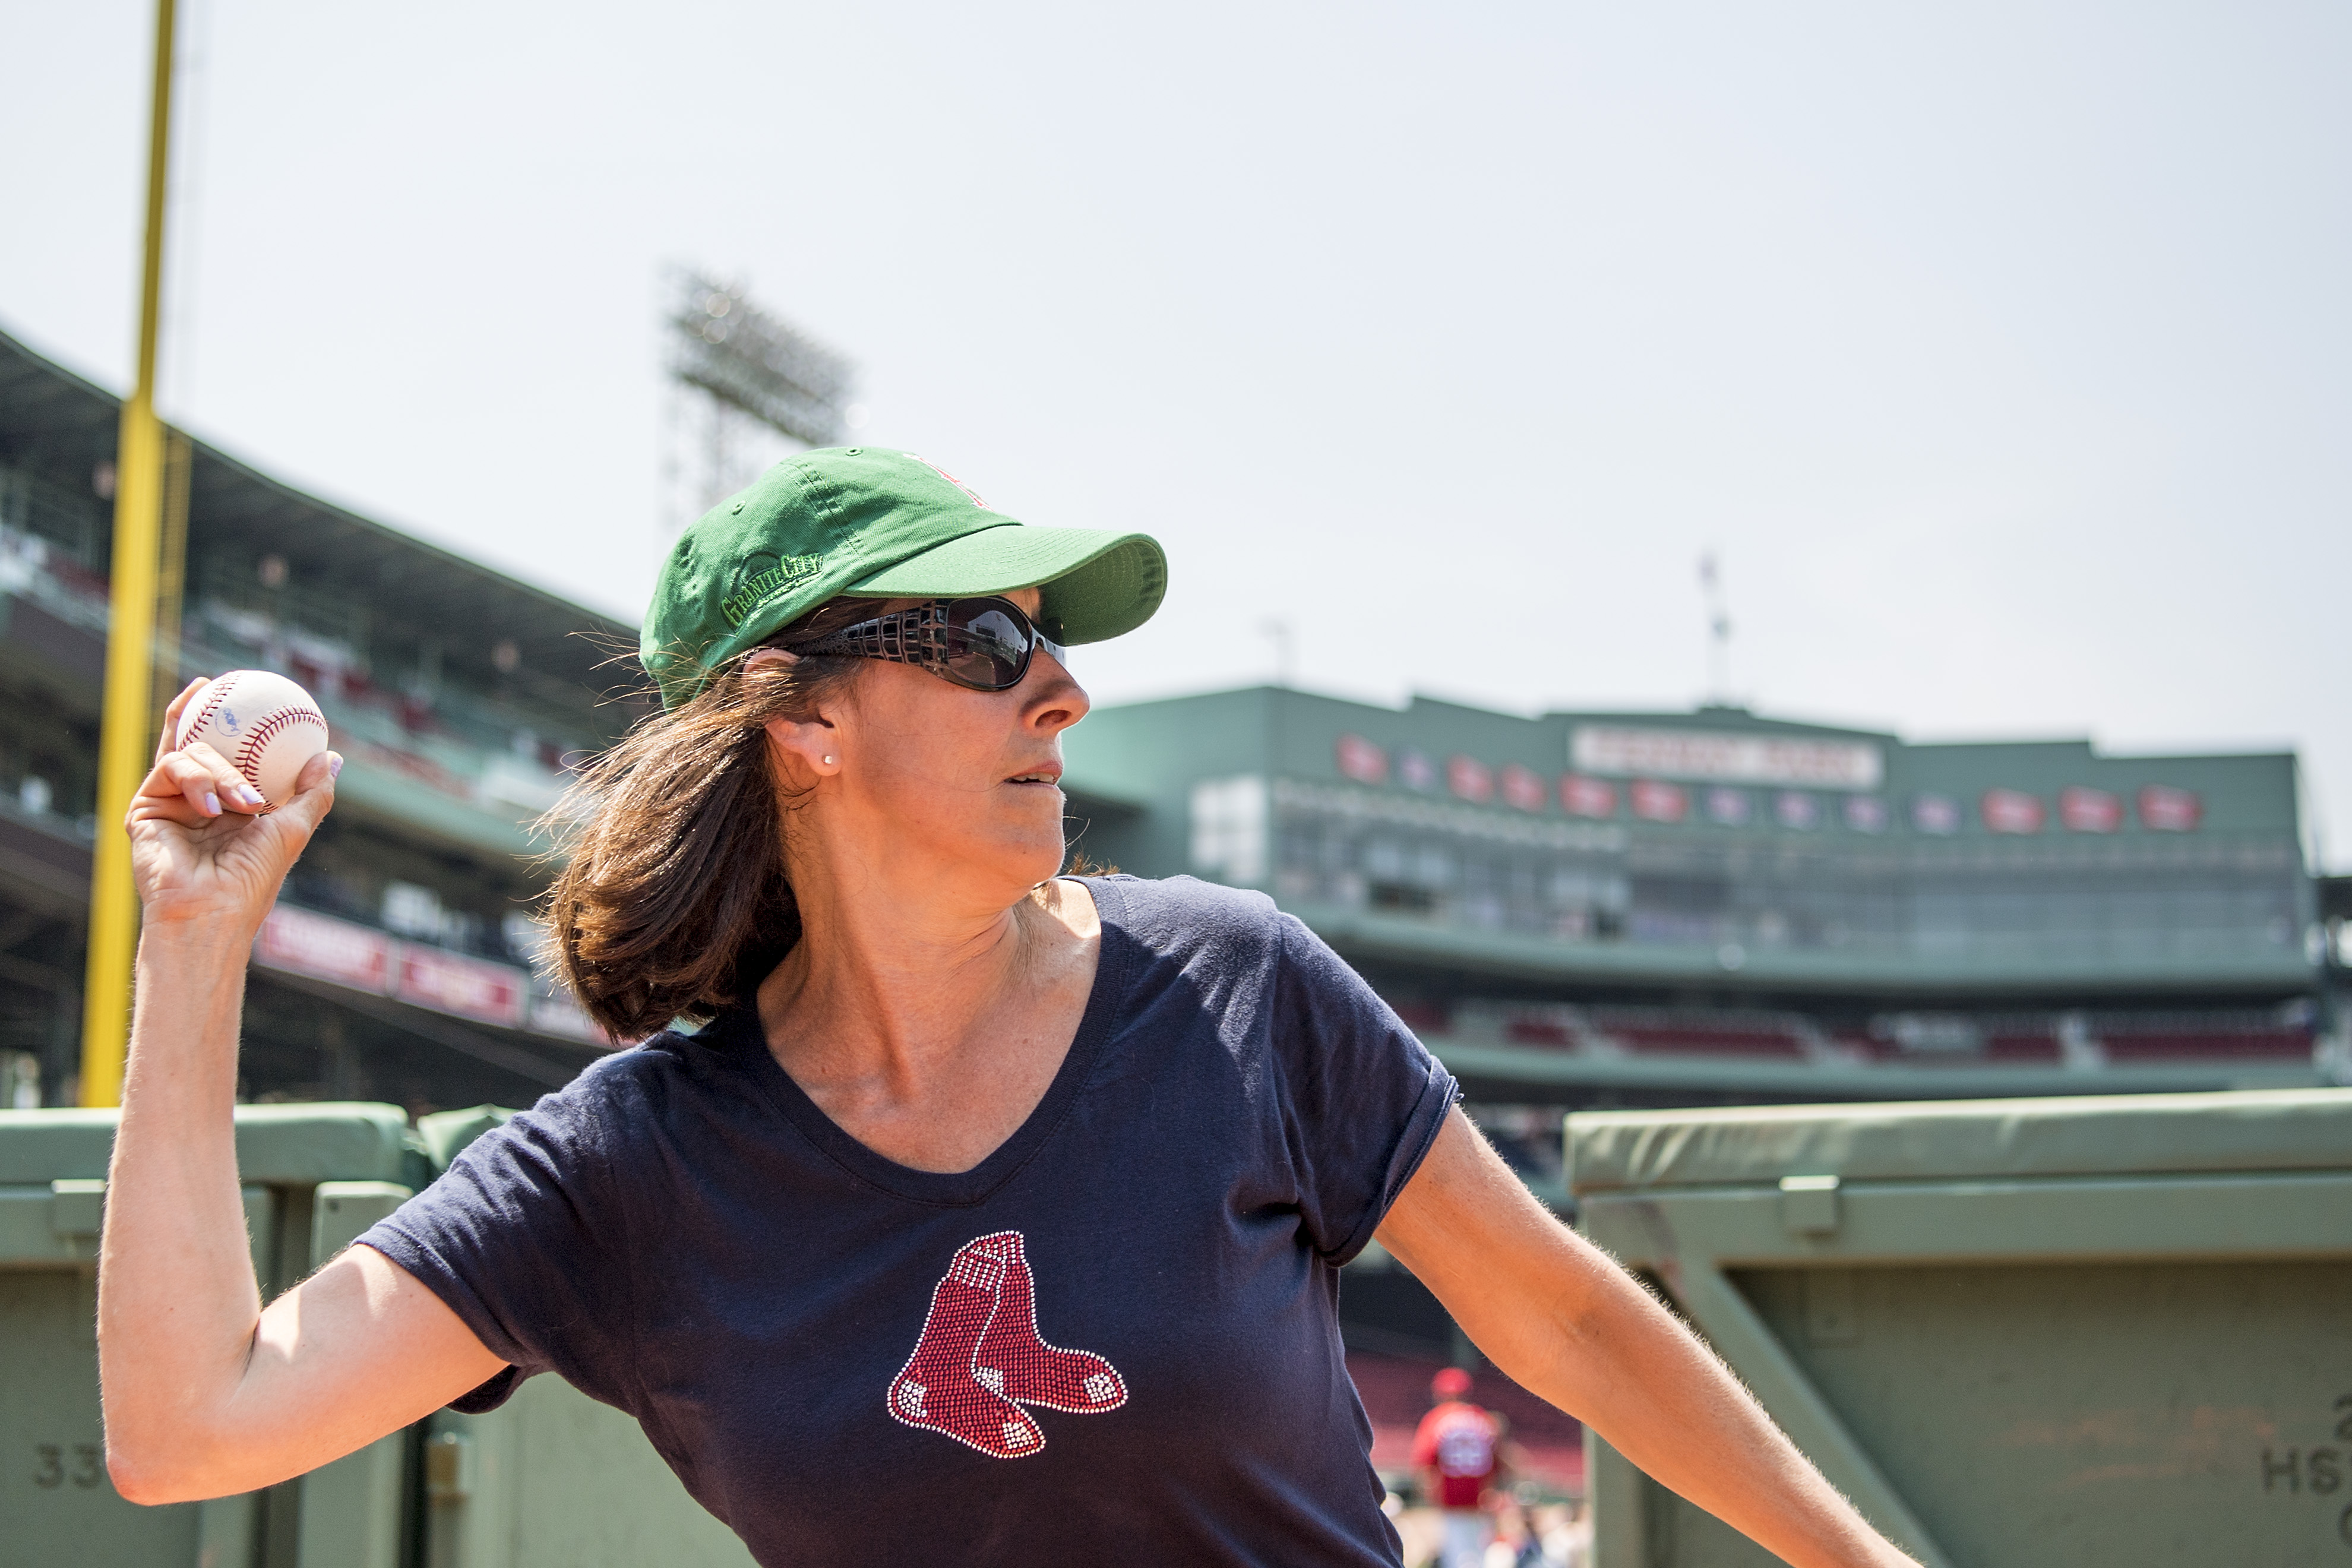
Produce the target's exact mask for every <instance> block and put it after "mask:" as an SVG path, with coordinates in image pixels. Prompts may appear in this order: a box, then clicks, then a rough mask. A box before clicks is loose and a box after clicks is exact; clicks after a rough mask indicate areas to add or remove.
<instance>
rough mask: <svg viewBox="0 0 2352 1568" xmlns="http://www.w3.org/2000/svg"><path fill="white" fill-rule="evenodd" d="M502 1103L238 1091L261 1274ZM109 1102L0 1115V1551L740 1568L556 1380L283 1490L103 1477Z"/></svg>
mask: <svg viewBox="0 0 2352 1568" xmlns="http://www.w3.org/2000/svg"><path fill="white" fill-rule="evenodd" d="M503 1114H504V1113H503V1112H488V1111H452V1112H449V1113H446V1115H443V1116H438V1117H427V1118H425V1122H424V1124H423V1125H422V1127H421V1128H420V1129H419V1130H418V1131H416V1132H412V1131H410V1130H409V1129H408V1127H407V1125H406V1119H405V1118H404V1115H403V1114H402V1112H401V1111H400V1110H399V1109H398V1108H397V1107H395V1106H390V1105H370V1104H310V1105H285V1106H241V1107H239V1108H238V1109H237V1112H236V1145H237V1169H238V1173H239V1174H240V1176H241V1177H242V1179H243V1181H244V1184H245V1212H246V1228H247V1234H248V1235H249V1237H251V1238H252V1244H253V1259H254V1268H255V1270H256V1272H257V1274H258V1276H259V1277H260V1279H261V1281H262V1284H263V1288H264V1291H265V1293H267V1294H270V1295H275V1294H276V1293H278V1292H279V1291H281V1290H284V1289H287V1288H289V1286H291V1285H293V1284H294V1283H295V1282H296V1281H298V1280H299V1279H302V1278H303V1277H304V1276H306V1275H308V1274H309V1273H310V1271H311V1270H312V1269H314V1268H317V1267H318V1266H319V1265H320V1263H323V1262H325V1261H326V1260H327V1259H328V1258H331V1257H333V1256H334V1255H335V1253H337V1252H339V1251H341V1249H342V1248H343V1247H347V1246H349V1245H350V1244H351V1242H352V1240H353V1239H355V1238H356V1237H359V1236H360V1235H361V1234H362V1232H364V1231H365V1230H366V1229H367V1228H368V1226H371V1225H373V1224H374V1223H375V1222H376V1221H377V1220H379V1219H381V1218H383V1216H384V1215H388V1214H390V1213H391V1212H392V1211H393V1210H394V1208H396V1207H398V1206H399V1205H400V1204H401V1203H402V1202H403V1201H404V1200H405V1199H406V1198H407V1197H408V1196H409V1195H410V1194H412V1193H413V1192H415V1190H416V1189H417V1188H419V1187H421V1186H423V1185H424V1184H425V1183H426V1182H427V1181H429V1180H431V1179H432V1177H433V1175H434V1174H435V1173H436V1172H437V1171H438V1170H439V1169H440V1168H442V1167H444V1166H446V1164H447V1163H448V1161H449V1160H450V1159H451V1158H452V1157H454V1155H455V1154H456V1152H457V1150H459V1149H461V1148H463V1147H464V1146H465V1143H466V1142H468V1141H470V1139H471V1138H472V1137H473V1136H474V1135H475V1134H476V1133H478V1132H479V1131H482V1130H484V1129H485V1128H487V1127H488V1126H490V1125H492V1124H494V1122H495V1121H497V1120H499V1119H501V1118H502V1117H503ZM114 1126H115V1116H114V1113H113V1112H111V1111H90V1110H27V1111H0V1456H5V1458H0V1568H55V1565H57V1564H59V1563H76V1564H81V1565H83V1568H557V1565H559V1564H561V1565H562V1568H606V1565H610V1568H624V1565H627V1568H636V1565H638V1564H642V1563H652V1562H659V1563H663V1564H665V1565H666V1568H748V1564H749V1563H750V1562H751V1558H750V1555H749V1554H748V1553H747V1552H745V1551H744V1550H743V1547H742V1545H741V1543H740V1542H738V1541H737V1540H736V1538H735V1536H734V1535H733V1534H732V1532H730V1531H728V1530H727V1528H726V1527H725V1526H723V1525H721V1524H720V1523H719V1521H716V1520H714V1519H712V1518H711V1517H710V1516H709V1514H708V1513H706V1512H704V1511H703V1510H702V1509H701V1508H700V1507H699V1506H698V1504H696V1503H695V1501H694V1500H692V1499H691V1498H690V1497H688V1495H687V1493H686V1489H684V1488H683V1487H681V1486H680V1485H679V1484H678V1482H677V1478H676V1477H675V1476H673V1475H672V1474H671V1473H670V1471H669V1468H668V1467H667V1465H665V1464H664V1463H663V1462H662V1460H661V1458H660V1457H659V1456H658V1455H657V1454H656V1453H655V1452H654V1450H653V1447H652V1446H651V1445H650V1444H649V1443H647V1442H646V1438H645V1436H644V1435H643V1433H642V1432H640V1431H639V1429H638V1427H637V1424H636V1423H635V1421H633V1420H631V1419H630V1418H629V1417H628V1416H626V1415H623V1414H622V1413H620V1412H619V1411H617V1410H614V1409H611V1408H610V1407H608V1406H605V1405H598V1404H596V1403H594V1402H593V1401H592V1400H590V1399H588V1398H587V1397H586V1396H584V1395H583V1394H579V1393H577V1392H575V1391H574V1390H573V1389H572V1388H571V1387H570V1386H569V1385H568V1384H563V1383H562V1382H561V1381H560V1380H558V1379H555V1378H552V1377H540V1378H533V1379H531V1380H530V1381H529V1382H527V1383H526V1384H523V1386H522V1388H521V1389H520V1391H519V1392H518V1393H517V1394H516V1395H515V1397H514V1398H512V1399H511V1400H509V1402H508V1403H507V1405H505V1406H504V1407H503V1408H501V1409H499V1410H498V1411H495V1412H493V1413H491V1414H490V1415H479V1416H464V1415H456V1414H455V1413H453V1412H448V1411H443V1412H440V1413H438V1414H436V1415H434V1416H431V1417H429V1418H428V1419H427V1420H425V1422H423V1423H420V1424H419V1425H418V1426H415V1427H412V1428H410V1429H408V1430H407V1431H404V1432H400V1433H395V1434H394V1435H393V1436H388V1437H385V1438H383V1439H382V1440H381V1441H379V1442H376V1443H374V1444H372V1445H370V1446H369V1447H366V1448H363V1449H362V1450H360V1451H359V1452H358V1453H356V1454H352V1455H349V1456H347V1457H345V1458H341V1459H338V1460H336V1461H335V1462H334V1463H332V1464H330V1465H326V1466H322V1467H321V1468H319V1469H316V1470H313V1471H311V1472H310V1474H309V1475H306V1476H303V1477H300V1478H299V1479H295V1480H291V1481H288V1482H286V1483H284V1484H283V1485H280V1486H276V1487H271V1488H268V1489H265V1490H263V1491H259V1492H254V1493H250V1494H247V1495H246V1496H242V1497H233V1498H224V1499H220V1500H215V1501H211V1502H202V1503H184V1504H175V1505H171V1506H166V1507H163V1508H141V1507H138V1506H136V1505H134V1504H131V1503H129V1502H125V1501H124V1500H122V1499H121V1497H120V1496H118V1495H116V1493H115V1491H114V1489H113V1487H112V1486H111V1485H110V1483H109V1482H108V1480H107V1477H106V1469H105V1463H104V1451H103V1447H102V1442H103V1438H102V1433H101V1428H100V1417H99V1401H98V1363H97V1343H96V1334H95V1321H96V1286H97V1257H98V1236H99V1224H100V1216H101V1215H102V1214H103V1212H104V1203H105V1187H106V1183H105V1177H106V1163H107V1156H108V1153H109V1152H110V1149H111V1146H112V1143H113V1138H114Z"/></svg>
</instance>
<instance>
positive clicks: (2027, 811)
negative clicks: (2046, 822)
mask: <svg viewBox="0 0 2352 1568" xmlns="http://www.w3.org/2000/svg"><path fill="white" fill-rule="evenodd" d="M1978 809H1979V811H1981V812H1982V813H1983V814H1984V825H1985V826H1986V828H1987V829H1988V830H1989V831H1990V832H1994V833H2039V832H2041V831H2042V820H2043V818H2044V816H2046V813H2045V812H2044V811H2043V809H2042V797H2041V796H2039V795H2028V794H2026V793H2025V792H2024V791H2023V790H2021V789H1989V790H1987V791H1985V792H1984V799H1983V800H1981V801H1979V803H1978Z"/></svg>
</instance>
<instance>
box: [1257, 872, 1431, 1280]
mask: <svg viewBox="0 0 2352 1568" xmlns="http://www.w3.org/2000/svg"><path fill="white" fill-rule="evenodd" d="M1276 921H1277V924H1278V931H1277V941H1278V943H1279V953H1278V959H1277V962H1278V963H1279V972H1278V973H1277V975H1276V983H1275V996H1274V1004H1275V1017H1274V1037H1275V1050H1276V1057H1277V1058H1278V1060H1279V1062H1280V1065H1281V1070H1282V1075H1283V1080H1284V1081H1283V1088H1284V1091H1285V1092H1284V1116H1285V1118H1286V1125H1285V1128H1284V1136H1285V1139H1286V1142H1287V1143H1288V1145H1289V1150H1290V1158H1291V1161H1292V1163H1293V1164H1294V1165H1295V1166H1296V1168H1297V1173H1298V1176H1299V1181H1300V1190H1301V1197H1302V1204H1301V1206H1302V1209H1303V1215H1302V1217H1303V1220H1304V1223H1305V1225H1306V1228H1307V1235H1308V1236H1309V1237H1311V1238H1312V1239H1313V1241H1314V1244H1315V1247H1316V1249H1317V1250H1318V1252H1320V1253H1321V1254H1322V1255H1323V1257H1324V1258H1326V1259H1328V1261H1330V1262H1332V1263H1335V1264H1339V1263H1345V1262H1347V1261H1348V1260H1349V1258H1353V1257H1355V1256H1356V1254H1358V1253H1359V1252H1361V1251H1362V1250H1363V1249H1364V1245H1365V1244H1366V1243H1367V1242H1369V1241H1370V1240H1371V1238H1372V1232H1373V1231H1374V1230H1376V1229H1377V1228H1379V1226H1380V1223H1381V1219H1382V1218H1383V1217H1384V1216H1385V1215H1387V1214H1388V1211H1389V1205H1391V1204H1392V1203H1394V1202H1395V1201H1396V1197H1397V1194H1399V1193H1401V1192H1402V1191H1403V1190H1404V1185H1405V1184H1406V1183H1407V1182H1409V1181H1411V1180H1412V1174H1413V1173H1414V1172H1415V1171H1417V1170H1419V1169H1420V1168H1421V1162H1422V1158H1423V1156H1424V1155H1426V1154H1427V1153H1428V1152H1429V1147H1430V1145H1431V1144H1432V1143H1433V1142H1435V1141H1436V1138H1437V1133H1438V1130H1439V1129H1440V1128H1441V1127H1442V1126H1443V1125H1444V1121H1445V1113H1446V1111H1447V1110H1449V1109H1450V1108H1451V1107H1452V1106H1453V1104H1454V1099H1455V1098H1456V1095H1457V1093H1458V1090H1457V1089H1456V1087H1455V1085H1454V1078H1453V1075H1452V1074H1450V1073H1448V1072H1447V1071H1446V1070H1445V1068H1444V1066H1442V1065H1441V1064H1440V1063H1439V1062H1438V1060H1437V1058H1434V1057H1433V1056H1431V1055H1430V1054H1429V1052H1428V1051H1427V1050H1425V1049H1423V1047H1422V1044H1421V1042H1420V1041H1419V1040H1417V1039H1415V1038H1414V1037H1413V1035H1412V1030H1410V1029H1408V1028H1406V1027H1405V1026H1404V1022H1403V1020H1402V1019H1401V1018H1399V1017H1398V1016H1396V1013H1395V1012H1394V1011H1393V1010H1392V1009H1391V1007H1390V1006H1389V1005H1388V1004H1387V1003H1386V1002H1383V1001H1381V998H1380V997H1379V995H1378V994H1375V993H1374V992H1373V990H1372V988H1371V987H1370V985H1367V984H1365V983H1364V980H1363V977H1362V976H1360V975H1359V974H1358V973H1356V972H1355V971H1354V970H1352V969H1350V968H1349V967H1348V965H1347V964H1346V963H1344V962H1343V961H1342V960H1341V959H1340V957H1339V954H1338V953H1336V952H1332V951H1331V950H1330V948H1328V946H1326V945H1324V942H1323V941H1322V939H1321V938H1319V937H1318V936H1317V935H1315V933H1314V932H1312V931H1308V930H1307V927H1306V926H1305V925H1303V924H1301V923H1300V922H1299V921H1298V920H1297V918H1296V917H1294V916H1291V915H1279V916H1277V917H1276Z"/></svg>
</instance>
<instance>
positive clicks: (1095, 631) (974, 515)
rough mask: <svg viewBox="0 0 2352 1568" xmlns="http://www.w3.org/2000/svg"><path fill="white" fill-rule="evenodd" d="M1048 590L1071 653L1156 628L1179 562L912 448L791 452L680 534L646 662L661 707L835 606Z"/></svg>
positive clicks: (1049, 618)
mask: <svg viewBox="0 0 2352 1568" xmlns="http://www.w3.org/2000/svg"><path fill="white" fill-rule="evenodd" d="M1015 588H1038V589H1041V590H1043V593H1042V595H1041V597H1042V599H1043V601H1044V602H1043V605H1042V613H1041V614H1040V616H1038V618H1039V619H1040V620H1041V621H1045V622H1047V623H1058V624H1059V626H1060V627H1061V631H1060V634H1059V636H1058V637H1056V638H1055V640H1056V641H1060V642H1065V643H1082V642H1101V641H1103V640H1104V639H1106V638H1108V637H1117V636H1118V635H1119V634H1120V633H1121V632H1129V631H1133V630H1134V629H1135V628H1136V627H1138V626H1141V625H1142V624H1143V623H1144V622H1146V621H1148V620H1150V618H1151V613H1152V612H1153V611H1154V610H1157V609H1158V608H1159V607H1160V599H1161V598H1162V597H1164V596H1165V595H1166V594H1167V592H1168V557H1167V556H1166V554H1165V553H1163V552H1161V550H1160V544H1159V542H1158V541H1157V540H1154V539H1153V538H1151V536H1150V535H1149V534H1143V533H1117V532H1112V531H1108V530H1105V529H1093V528H1031V527H1028V526H1026V525H1025V524H1024V523H1022V522H1020V521H1017V520H1015V519H1013V518H1009V517H1007V516H1005V515H1004V514H1003V512H1001V511H993V510H990V509H989V506H988V503H987V502H986V501H983V500H981V499H980V497H979V496H978V495H977V494H976V493H974V491H973V490H972V489H971V486H969V485H967V484H965V483H964V482H963V481H962V480H961V479H957V478H956V477H955V476H954V475H952V474H950V473H949V472H948V471H947V470H946V469H944V468H940V467H939V466H938V465H937V464H934V463H929V462H926V461H925V460H924V459H923V458H919V457H917V456H915V454H913V453H912V452H898V451H893V450H891V449H890V448H889V447H821V448H819V449H818V450H816V451H814V452H802V453H800V454H798V455H797V456H794V457H791V458H785V459H784V460H783V461H782V462H781V463H778V464H777V465H776V466H775V467H774V468H770V469H769V470H768V471H767V472H766V473H764V474H762V475H761V476H760V477H759V479H756V480H755V481H753V482H752V484H751V486H750V488H748V489H744V490H743V491H742V492H741V493H740V494H737V495H734V496H730V497H729V498H728V499H727V500H723V501H720V502H719V504H718V505H717V506H715V507H713V508H711V509H710V510H709V512H708V513H707V514H705V515H704V517H703V518H702V519H701V521H698V522H697V523H695V524H694V526H693V527H691V528H689V529H688V530H687V531H686V532H685V533H684V534H682V535H680V536H679V538H678V542H677V546H676V547H675V548H674V549H672V550H671V551H670V552H669V559H668V560H667V561H666V562H664V563H662V572H661V580H660V581H659V582H658V583H656V584H655V585H654V597H653V605H652V607H651V608H650V609H648V610H647V611H646V625H645V631H644V634H643V635H642V637H640V639H639V642H638V648H637V657H638V658H640V659H642V660H643V661H644V663H645V667H646V673H647V674H649V675H651V676H652V677H653V678H654V681H655V683H656V685H658V686H659V687H660V688H661V694H662V706H664V707H665V708H676V707H677V706H678V705H679V704H681V703H684V702H688V701H691V700H693V699H694V697H695V695H696V694H697V693H698V692H699V691H700V690H701V689H703V687H704V686H705V685H707V684H708V683H709V679H710V677H711V675H712V673H713V672H714V671H716V670H717V669H718V668H719V666H721V665H723V664H725V663H726V662H727V661H728V660H729V659H730V658H734V657H735V656H736V655H737V654H740V653H741V652H743V651H744V650H745V649H747V648H752V647H758V646H759V645H760V644H761V643H762V642H765V641H766V640H767V639H768V638H770V637H773V636H774V635H775V634H776V633H777V632H778V631H779V630H781V629H782V628H783V627H785V626H790V625H791V624H792V623H793V622H794V621H796V620H798V619H799V618H800V617H801V616H804V615H806V614H808V612H809V611H811V610H814V609H815V608H816V607H817V606H818V605H822V604H824V602H825V601H826V600H828V599H835V598H842V597H849V598H861V599H916V598H919V599H933V598H940V599H952V598H969V597H972V596H975V595H982V594H1005V593H1010V592H1012V591H1013V589H1015Z"/></svg>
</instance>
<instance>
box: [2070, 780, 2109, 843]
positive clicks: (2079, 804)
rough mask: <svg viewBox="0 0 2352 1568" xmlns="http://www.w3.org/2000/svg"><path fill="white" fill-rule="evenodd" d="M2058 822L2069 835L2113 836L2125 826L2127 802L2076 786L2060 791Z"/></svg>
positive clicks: (2100, 791)
mask: <svg viewBox="0 0 2352 1568" xmlns="http://www.w3.org/2000/svg"><path fill="white" fill-rule="evenodd" d="M2058 821H2059V822H2060V824H2061V825H2062V826H2064V827H2065V829H2066V831H2068V832H2069V833H2113V832H2114V831H2115V830H2116V828H2118V827H2121V826H2123V825H2124V803H2123V801H2122V799H2121V798H2120V797H2118V796H2116V795H2110V794H2108V793H2107V792H2106V791H2105V790H2103V789H2086V788H2084V786H2082V785H2080V784H2075V785H2074V786H2072V787H2070V788H2067V789H2062V790H2060V791H2059V792H2058Z"/></svg>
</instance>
